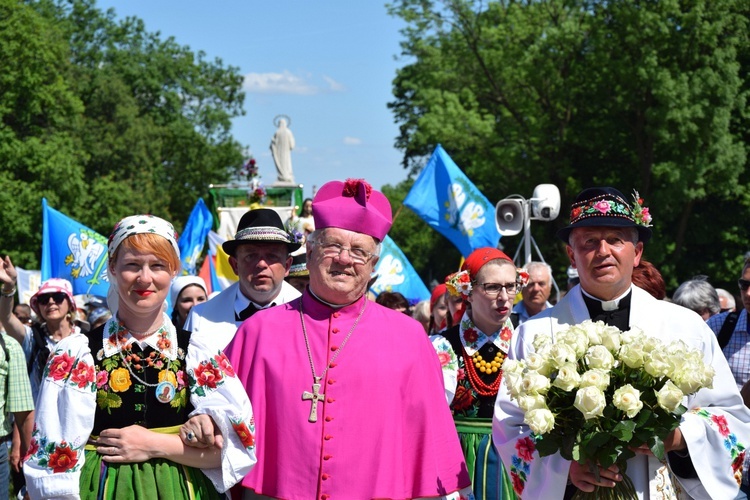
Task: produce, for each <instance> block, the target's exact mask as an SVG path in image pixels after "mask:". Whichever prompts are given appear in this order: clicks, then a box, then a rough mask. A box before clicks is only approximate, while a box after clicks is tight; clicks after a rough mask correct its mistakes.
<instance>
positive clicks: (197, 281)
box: [170, 276, 208, 330]
mask: <svg viewBox="0 0 750 500" xmlns="http://www.w3.org/2000/svg"><path fill="white" fill-rule="evenodd" d="M206 300H208V294H207V293H206V282H205V281H203V278H201V277H200V276H178V277H176V278H175V279H174V281H172V289H171V291H170V302H171V303H172V323H174V326H175V328H177V329H178V330H180V329H182V327H183V326H185V321H187V317H188V314H190V310H191V309H192V308H193V306H195V305H197V304H201V303H203V302H205V301H206Z"/></svg>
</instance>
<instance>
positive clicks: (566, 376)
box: [552, 363, 581, 392]
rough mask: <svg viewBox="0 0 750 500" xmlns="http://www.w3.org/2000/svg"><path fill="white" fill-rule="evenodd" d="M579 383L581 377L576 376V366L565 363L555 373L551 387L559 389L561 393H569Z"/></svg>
mask: <svg viewBox="0 0 750 500" xmlns="http://www.w3.org/2000/svg"><path fill="white" fill-rule="evenodd" d="M580 382H581V376H580V375H579V374H578V366H577V365H576V364H575V363H565V364H564V365H562V366H561V367H560V368H559V369H558V371H557V378H555V381H554V382H552V385H554V386H555V387H559V388H560V389H562V390H563V391H566V392H569V391H571V390H573V389H575V388H576V387H578V384H579V383H580Z"/></svg>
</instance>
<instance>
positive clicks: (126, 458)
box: [24, 215, 255, 499]
mask: <svg viewBox="0 0 750 500" xmlns="http://www.w3.org/2000/svg"><path fill="white" fill-rule="evenodd" d="M176 238H177V236H176V233H175V231H174V228H173V227H172V225H171V224H170V223H169V222H167V221H165V220H163V219H160V218H158V217H155V216H151V215H136V216H131V217H126V218H124V219H122V220H121V221H120V222H119V223H118V224H117V225H116V226H115V228H114V230H113V232H112V234H111V235H110V237H109V245H108V257H109V264H108V273H109V281H110V288H109V293H108V296H107V303H108V305H109V307H110V308H111V309H112V311H113V312H114V313H115V316H114V317H113V318H111V319H110V320H109V321H107V323H105V324H104V325H103V326H100V327H98V328H97V329H96V330H93V331H91V332H89V333H87V334H81V333H74V334H72V335H69V336H68V337H66V338H64V339H63V340H61V341H60V342H59V343H58V344H57V345H56V346H55V348H54V350H53V351H52V354H51V355H50V359H49V362H48V363H47V367H46V371H45V378H44V380H43V383H42V387H41V390H40V393H39V399H38V401H37V412H36V421H35V428H34V432H33V437H32V441H31V446H30V450H29V458H28V459H27V460H26V462H25V463H24V473H25V476H26V485H27V488H28V492H29V495H30V497H31V498H32V499H37V498H39V499H41V498H74V497H78V496H80V498H84V499H89V498H90V499H97V498H105V497H106V498H117V499H121V498H124V499H132V498H144V499H145V498H153V496H154V495H156V494H159V495H168V496H169V497H170V498H175V499H188V498H220V496H219V492H223V491H226V490H227V489H228V488H229V487H231V486H232V485H234V484H235V483H236V482H237V481H239V480H240V479H241V478H242V476H243V475H244V474H246V473H247V472H248V470H249V469H250V467H251V466H252V465H253V463H254V461H255V456H254V444H253V436H252V426H253V423H252V408H251V406H250V401H249V400H248V399H247V395H246V394H245V392H244V390H243V388H242V385H241V384H240V382H239V380H238V379H237V378H236V376H235V375H234V372H233V370H232V368H231V365H230V364H229V363H228V361H227V359H226V357H225V356H224V355H223V353H221V352H218V353H217V351H215V350H212V349H208V348H207V347H206V344H205V343H202V342H200V340H201V339H199V338H195V337H191V335H190V334H189V332H184V331H181V332H178V331H177V330H176V329H175V327H174V325H172V322H171V321H170V318H169V316H168V315H167V314H166V313H165V312H164V311H163V304H164V301H165V299H166V297H167V294H168V293H169V290H170V284H171V281H172V278H173V277H174V276H175V274H176V273H177V272H178V271H179V267H180V256H179V249H178V246H177V239H176ZM193 410H195V411H197V412H201V413H203V412H205V413H206V415H210V416H207V417H206V418H207V426H208V427H207V429H210V432H211V433H212V434H213V433H214V432H216V433H220V435H221V447H219V446H215V447H212V448H204V449H201V448H195V447H189V446H185V445H183V443H182V439H185V440H188V441H190V440H193V439H195V438H194V436H193V435H192V434H189V431H186V430H181V428H180V426H181V425H182V424H183V423H184V422H185V421H186V420H187V416H188V414H189V413H190V412H191V411H193ZM178 432H181V433H182V435H181V436H178V434H177V433H178ZM181 438H182V439H181ZM217 439H218V438H217Z"/></svg>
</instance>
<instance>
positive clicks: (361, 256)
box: [316, 242, 375, 264]
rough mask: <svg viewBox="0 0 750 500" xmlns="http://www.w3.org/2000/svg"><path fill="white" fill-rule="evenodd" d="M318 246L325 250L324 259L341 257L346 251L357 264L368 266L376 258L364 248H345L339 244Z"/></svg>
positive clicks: (319, 244) (321, 244)
mask: <svg viewBox="0 0 750 500" xmlns="http://www.w3.org/2000/svg"><path fill="white" fill-rule="evenodd" d="M316 244H317V245H318V246H319V247H320V248H321V249H322V250H323V256H324V257H339V256H340V255H341V252H343V251H344V250H346V251H347V252H349V258H350V259H352V261H353V262H354V263H355V264H366V263H367V262H369V261H370V259H372V258H373V257H374V256H375V254H374V253H371V252H368V251H367V250H365V249H364V248H359V247H345V246H343V245H339V244H338V243H324V242H320V243H316Z"/></svg>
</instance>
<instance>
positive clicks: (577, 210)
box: [570, 207, 583, 220]
mask: <svg viewBox="0 0 750 500" xmlns="http://www.w3.org/2000/svg"><path fill="white" fill-rule="evenodd" d="M581 212H583V209H582V208H581V207H574V208H573V210H571V211H570V220H575V219H577V218H578V217H580V215H581Z"/></svg>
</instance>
